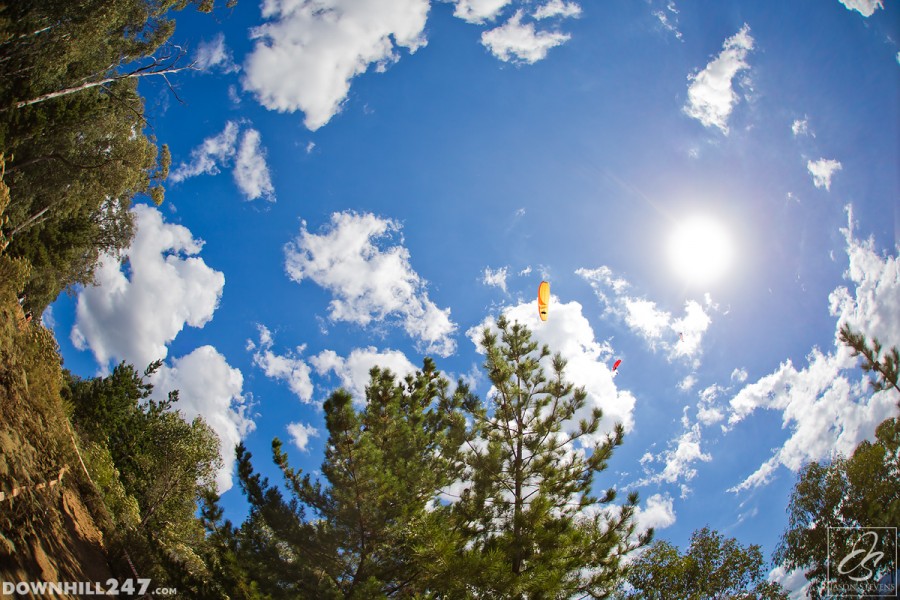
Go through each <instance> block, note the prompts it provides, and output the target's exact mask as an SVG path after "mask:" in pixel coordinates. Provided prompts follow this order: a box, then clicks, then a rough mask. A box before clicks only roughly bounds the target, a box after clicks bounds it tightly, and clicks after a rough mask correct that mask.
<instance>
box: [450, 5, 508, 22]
mask: <svg viewBox="0 0 900 600" xmlns="http://www.w3.org/2000/svg"><path fill="white" fill-rule="evenodd" d="M511 2H512V0H454V2H453V3H454V4H455V5H456V8H454V9H453V16H455V17H459V18H460V19H462V20H463V21H466V22H467V23H484V22H485V21H491V20H493V19H495V18H497V15H499V14H500V12H501V11H502V10H503V9H504V8H505V7H506V6H507V5H508V4H510V3H511Z"/></svg>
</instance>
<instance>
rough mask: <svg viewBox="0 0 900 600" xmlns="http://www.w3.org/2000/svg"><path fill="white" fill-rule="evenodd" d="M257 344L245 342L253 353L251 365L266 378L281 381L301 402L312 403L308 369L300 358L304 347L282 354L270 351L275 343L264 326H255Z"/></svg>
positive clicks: (311, 388) (270, 333)
mask: <svg viewBox="0 0 900 600" xmlns="http://www.w3.org/2000/svg"><path fill="white" fill-rule="evenodd" d="M256 327H257V329H258V330H259V342H253V341H251V340H248V341H247V349H248V350H250V351H252V352H253V364H254V365H256V366H257V367H259V368H260V369H262V370H263V373H265V374H266V377H269V378H271V379H275V380H276V381H283V382H285V383H286V384H287V386H288V389H290V390H291V392H292V393H293V394H294V395H295V396H297V398H299V399H300V401H301V402H312V398H313V383H312V379H310V368H309V365H308V364H306V361H304V360H303V359H302V358H301V355H302V354H303V351H304V349H305V348H304V347H302V346H301V347H298V348H297V349H296V350H294V351H290V350H289V351H288V352H286V353H284V354H276V353H275V352H273V351H272V346H273V345H274V343H275V340H274V338H273V337H272V332H271V331H269V329H268V328H267V327H266V326H265V325H257V326H256Z"/></svg>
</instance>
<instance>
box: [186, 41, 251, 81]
mask: <svg viewBox="0 0 900 600" xmlns="http://www.w3.org/2000/svg"><path fill="white" fill-rule="evenodd" d="M194 67H196V68H197V69H200V70H201V71H212V70H216V71H221V72H222V73H236V72H237V71H240V70H241V68H240V67H239V66H237V65H236V64H235V63H234V58H233V57H232V55H231V51H230V50H229V49H228V47H227V46H225V35H224V34H223V33H219V34H218V35H216V37H214V38H213V39H212V40H210V41H209V42H205V41H204V42H200V43H199V44H198V45H197V51H196V52H195V53H194Z"/></svg>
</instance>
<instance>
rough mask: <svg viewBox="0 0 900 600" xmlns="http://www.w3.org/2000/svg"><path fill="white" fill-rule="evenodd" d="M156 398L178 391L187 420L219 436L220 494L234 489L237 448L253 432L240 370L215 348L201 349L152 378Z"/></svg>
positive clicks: (174, 362) (178, 404)
mask: <svg viewBox="0 0 900 600" xmlns="http://www.w3.org/2000/svg"><path fill="white" fill-rule="evenodd" d="M151 382H152V383H153V384H154V389H153V395H154V397H156V398H158V399H162V398H165V397H166V396H167V395H168V393H169V392H170V391H172V390H179V395H178V402H177V403H176V405H175V406H174V408H176V409H178V410H180V411H181V413H182V415H183V416H184V418H185V420H187V421H191V420H193V419H194V417H197V416H200V417H203V420H204V421H206V423H207V424H208V425H209V426H210V427H211V428H212V429H213V431H215V432H216V435H218V437H219V454H220V456H221V457H222V468H221V470H220V471H219V472H218V473H217V474H216V485H217V488H218V491H219V493H220V494H222V493H224V492H226V491H227V490H229V489H230V488H231V487H232V473H233V471H234V462H235V457H234V447H235V446H236V445H237V444H238V443H239V442H240V441H241V440H242V439H244V438H245V437H246V436H247V434H248V433H250V432H251V431H253V429H254V423H253V421H252V420H251V418H250V417H249V415H248V413H249V402H248V401H247V399H246V398H245V397H244V396H243V385H244V378H243V376H242V375H241V372H240V370H238V369H235V368H233V367H231V366H230V365H229V364H228V362H227V361H226V359H225V357H224V356H222V354H220V353H219V352H218V351H217V350H216V349H215V348H213V347H212V346H201V347H199V348H197V349H196V350H194V351H193V352H191V353H190V354H188V355H186V356H182V357H181V358H176V359H174V360H172V361H171V364H166V365H163V366H162V367H161V368H160V369H159V371H157V372H156V374H155V375H154V376H153V378H152V379H151Z"/></svg>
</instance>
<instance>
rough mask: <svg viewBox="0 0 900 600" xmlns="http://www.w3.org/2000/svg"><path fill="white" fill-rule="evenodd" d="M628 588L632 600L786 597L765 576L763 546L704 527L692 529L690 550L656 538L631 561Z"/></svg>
mask: <svg viewBox="0 0 900 600" xmlns="http://www.w3.org/2000/svg"><path fill="white" fill-rule="evenodd" d="M628 585H629V586H630V589H629V591H627V592H623V593H622V594H620V596H619V597H620V598H627V599H633V600H663V599H666V598H679V599H681V600H705V599H707V598H720V599H723V600H724V599H725V598H729V599H735V600H736V599H738V598H740V599H743V600H758V599H759V600H761V599H766V600H787V597H788V596H787V593H786V592H785V591H784V589H783V588H782V587H781V585H780V584H778V583H773V582H769V581H766V569H765V564H764V562H763V555H762V551H761V550H760V547H759V546H758V545H756V544H753V545H750V546H748V547H745V546H743V545H741V544H740V543H739V542H738V541H737V540H736V539H735V538H726V537H724V536H723V535H722V534H720V533H718V532H717V531H713V530H711V529H709V527H704V528H703V529H700V530H697V531H695V532H694V533H693V535H691V545H690V547H689V548H688V551H687V552H686V553H685V554H681V553H680V552H679V551H678V548H676V547H675V546H673V545H672V544H670V543H669V542H666V541H662V540H661V541H658V542H655V543H654V544H653V545H652V546H650V547H649V548H648V549H647V550H646V552H644V553H643V554H641V556H640V557H639V558H638V559H637V560H635V561H634V563H632V565H631V566H630V568H629V573H628Z"/></svg>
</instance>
